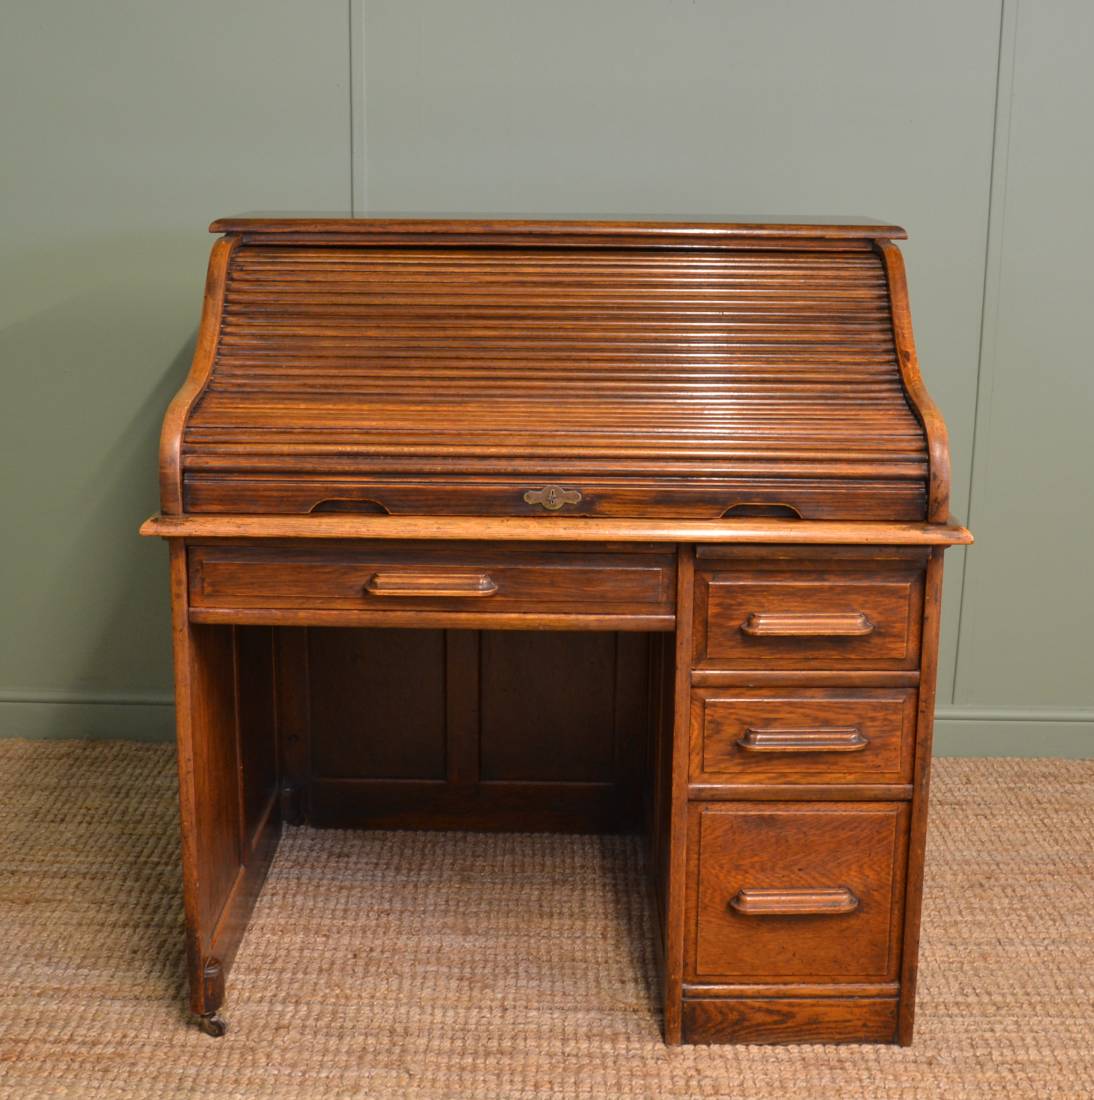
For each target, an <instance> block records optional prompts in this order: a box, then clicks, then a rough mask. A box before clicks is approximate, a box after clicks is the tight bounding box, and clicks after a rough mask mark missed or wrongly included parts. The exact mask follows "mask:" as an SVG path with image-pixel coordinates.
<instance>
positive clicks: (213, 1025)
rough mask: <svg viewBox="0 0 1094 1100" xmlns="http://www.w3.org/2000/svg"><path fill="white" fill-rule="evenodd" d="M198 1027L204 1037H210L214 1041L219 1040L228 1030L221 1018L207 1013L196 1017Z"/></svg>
mask: <svg viewBox="0 0 1094 1100" xmlns="http://www.w3.org/2000/svg"><path fill="white" fill-rule="evenodd" d="M198 1027H200V1028H201V1030H202V1031H204V1032H205V1034H206V1035H212V1037H213V1038H214V1039H219V1038H220V1037H221V1036H222V1035H223V1034H224V1033H225V1032H226V1031H227V1030H228V1022H227V1020H225V1019H224V1017H223V1016H218V1015H217V1014H216V1013H215V1012H209V1013H207V1014H206V1015H204V1016H199V1017H198Z"/></svg>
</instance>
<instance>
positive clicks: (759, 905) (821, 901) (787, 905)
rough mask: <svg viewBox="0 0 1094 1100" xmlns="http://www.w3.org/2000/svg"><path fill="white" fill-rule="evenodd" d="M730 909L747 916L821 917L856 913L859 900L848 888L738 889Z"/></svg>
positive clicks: (731, 901) (730, 903) (731, 900)
mask: <svg viewBox="0 0 1094 1100" xmlns="http://www.w3.org/2000/svg"><path fill="white" fill-rule="evenodd" d="M729 907H730V908H731V909H733V910H735V911H736V912H738V913H740V914H741V915H742V916H744V917H819V916H834V915H837V914H839V913H853V912H854V911H855V910H856V909H857V908H858V898H856V897H855V895H854V894H852V893H851V891H850V890H848V889H847V887H846V886H832V887H814V888H813V889H804V890H795V889H764V890H750V889H744V890H738V891H737V893H736V894H735V895H734V896H733V897H732V898H731V899H730V902H729Z"/></svg>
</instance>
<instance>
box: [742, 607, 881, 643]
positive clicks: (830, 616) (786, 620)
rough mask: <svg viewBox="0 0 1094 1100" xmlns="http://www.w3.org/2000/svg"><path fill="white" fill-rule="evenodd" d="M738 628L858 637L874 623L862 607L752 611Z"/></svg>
mask: <svg viewBox="0 0 1094 1100" xmlns="http://www.w3.org/2000/svg"><path fill="white" fill-rule="evenodd" d="M741 630H742V631H743V632H744V633H745V634H748V635H750V636H751V637H753V638H861V637H863V636H864V635H866V634H872V633H873V630H874V624H873V623H872V622H870V620H869V619H868V618H867V617H866V616H865V615H864V614H863V613H862V612H861V611H801V612H795V611H753V612H752V614H751V615H749V616H748V618H747V619H745V621H744V622H743V623H741Z"/></svg>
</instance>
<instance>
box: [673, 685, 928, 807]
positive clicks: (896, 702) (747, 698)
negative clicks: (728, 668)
mask: <svg viewBox="0 0 1094 1100" xmlns="http://www.w3.org/2000/svg"><path fill="white" fill-rule="evenodd" d="M916 698H917V697H916V691H915V689H914V688H779V687H777V688H703V689H700V690H697V691H695V692H694V693H693V697H692V708H691V724H692V729H691V781H692V782H693V783H786V784H791V785H792V784H802V783H910V782H911V780H912V757H913V751H914V748H915V724H916Z"/></svg>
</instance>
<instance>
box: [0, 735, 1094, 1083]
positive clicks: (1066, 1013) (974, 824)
mask: <svg viewBox="0 0 1094 1100" xmlns="http://www.w3.org/2000/svg"><path fill="white" fill-rule="evenodd" d="M174 799H175V780H174V761H173V753H172V750H171V748H170V747H168V746H163V745H149V744H136V743H125V742H75V741H73V742H26V741H16V740H8V741H3V740H0V936H2V940H0V1097H5V1098H7V1097H19V1098H20V1100H25V1098H36V1097H53V1096H57V1097H62V1096H63V1097H85V1096H86V1097H111V1098H113V1097H116V1098H119V1100H123V1098H125V1100H128V1098H144V1097H152V1098H155V1100H173V1098H175V1097H217V1098H218V1100H219V1098H236V1097H238V1098H247V1100H250V1098H265V1097H276V1098H282V1097H283V1098H285V1100H294V1098H301V1100H304V1098H312V1097H322V1098H324V1100H335V1098H341V1097H378V1098H388V1097H392V1098H394V1097H398V1098H407V1100H425V1098H429V1100H440V1098H454V1097H469V1098H474V1100H495V1098H497V1100H532V1098H535V1100H540V1098H547V1097H574V1098H582V1100H600V1098H608V1100H616V1098H618V1100H630V1098H634V1097H650V1098H658V1100H660V1098H664V1100H677V1098H681V1100H683V1098H687V1100H692V1098H695V1100H699V1098H706V1100H709V1098H714V1097H726V1098H730V1097H732V1098H735V1100H736V1098H741V1100H766V1098H769V1097H770V1098H778V1100H798V1098H804V1100H818V1098H820V1097H839V1098H840V1100H860V1098H866V1100H890V1098H892V1100H897V1098H900V1100H918V1098H930V1097H943V1098H946V1100H964V1098H969V1100H986V1098H993V1097H1030V1098H1036V1100H1050V1098H1057V1097H1058V1098H1065V1097H1066V1098H1068V1100H1078V1098H1091V1097H1094V761H1063V760H998V759H997V760H979V759H978V760H949V759H947V760H940V761H938V763H937V766H936V772H935V783H934V803H933V811H932V823H931V836H930V845H929V852H928V861H927V866H928V875H927V882H926V904H925V911H924V929H923V951H922V966H921V984H920V999H919V1014H918V1025H917V1032H916V1041H915V1044H914V1046H912V1047H911V1048H908V1049H900V1048H896V1047H882V1046H844V1047H822V1046H798V1047H681V1048H677V1049H673V1050H670V1049H667V1048H665V1047H664V1046H663V1045H662V1043H661V1038H660V1033H659V1020H658V1017H657V1010H656V1007H655V1006H654V1003H653V1002H654V1000H655V997H654V992H653V974H654V968H653V961H652V935H653V928H652V925H651V918H650V914H649V912H648V909H647V906H646V903H645V891H644V888H643V885H642V876H643V873H644V872H643V867H642V858H641V850H640V846H639V843H638V841H637V840H634V839H631V838H618V837H572V836H528V835H476V834H459V833H390V832H373V833H351V832H342V831H315V830H310V829H299V828H298V829H288V830H287V831H286V835H285V837H284V839H283V841H282V844H281V848H280V851H279V853H278V856H277V859H276V860H275V863H274V866H273V869H272V870H271V873H270V878H269V880H268V882H267V885H266V889H265V891H264V893H263V895H262V898H261V900H260V902H259V905H258V908H257V910H256V913H255V919H254V923H253V925H252V927H251V930H250V932H249V933H248V936H247V939H246V940H245V942H244V946H243V948H242V949H241V951H240V954H239V957H238V959H237V962H236V966H235V969H234V971H233V973H232V977H231V981H230V986H229V1001H228V1005H227V1007H226V1016H227V1018H228V1021H229V1033H228V1035H227V1036H226V1037H225V1038H223V1039H219V1040H214V1039H210V1038H208V1037H207V1036H205V1035H202V1034H200V1033H199V1032H198V1031H197V1030H196V1029H195V1028H193V1027H189V1026H187V1024H186V1022H185V1011H184V978H183V969H182V946H183V940H182V918H181V902H180V897H179V889H180V876H179V869H178V847H177V844H178V842H177V835H176V826H175V801H174Z"/></svg>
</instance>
